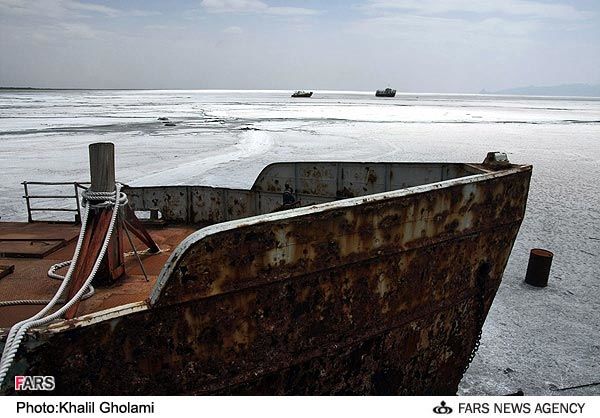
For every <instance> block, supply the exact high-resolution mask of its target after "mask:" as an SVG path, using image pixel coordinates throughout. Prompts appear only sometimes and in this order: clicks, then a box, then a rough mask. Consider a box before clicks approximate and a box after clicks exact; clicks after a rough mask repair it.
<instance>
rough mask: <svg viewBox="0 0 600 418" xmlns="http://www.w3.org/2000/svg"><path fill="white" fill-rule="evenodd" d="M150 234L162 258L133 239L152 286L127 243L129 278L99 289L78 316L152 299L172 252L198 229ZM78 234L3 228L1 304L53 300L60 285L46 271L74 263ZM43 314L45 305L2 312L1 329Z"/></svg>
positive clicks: (41, 226) (151, 228)
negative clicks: (154, 289)
mask: <svg viewBox="0 0 600 418" xmlns="http://www.w3.org/2000/svg"><path fill="white" fill-rule="evenodd" d="M146 228H147V229H148V232H149V233H150V235H151V236H152V237H153V238H154V240H155V242H156V243H157V244H158V246H159V247H160V248H161V252H160V253H158V254H148V253H144V250H145V249H146V248H145V247H144V244H142V243H141V242H140V241H139V240H137V238H135V237H132V238H133V240H134V244H135V247H136V248H137V250H138V252H139V253H140V256H141V258H142V260H143V263H144V268H145V270H146V273H147V274H148V278H149V280H148V281H146V278H145V277H144V275H143V273H142V271H141V268H140V266H139V264H138V262H137V259H136V257H135V254H134V253H133V252H132V248H131V245H130V244H129V242H128V240H127V239H126V238H125V239H124V244H125V251H126V255H125V271H126V274H125V275H124V276H123V277H122V279H121V280H119V281H118V282H117V283H115V284H114V285H111V286H109V287H100V288H99V287H97V288H96V289H95V294H94V295H93V296H92V297H91V298H89V299H86V300H84V301H82V302H81V304H80V305H79V309H78V311H77V315H78V316H81V315H85V314H89V313H92V312H97V311H101V310H104V309H108V308H113V307H116V306H119V305H123V304H126V303H131V302H138V301H142V300H145V299H146V298H148V296H149V295H150V291H151V289H152V287H153V286H154V283H155V281H156V278H157V277H158V274H159V273H160V270H161V268H162V266H163V265H164V263H165V262H166V260H167V258H168V257H169V256H170V254H171V251H173V250H174V249H175V247H176V246H177V245H178V244H179V243H180V242H181V241H182V240H183V239H184V238H185V237H187V236H188V235H189V234H191V233H192V232H194V231H195V230H197V229H198V228H197V227H196V226H194V225H168V226H165V225H147V226H146ZM78 234H79V225H71V224H58V223H42V222H36V223H21V222H0V301H7V300H17V299H18V300H20V299H50V298H51V297H52V296H53V295H54V293H55V292H56V290H57V289H58V287H59V286H60V281H59V280H54V279H51V278H49V277H48V276H47V271H48V269H49V268H50V266H52V265H53V264H56V263H58V262H61V261H65V260H69V259H71V257H72V256H73V251H74V249H75V245H76V243H77V236H78ZM11 266H12V267H11ZM66 271H67V268H64V269H61V270H59V272H58V273H59V274H63V275H64V274H65V273H66ZM41 309H42V305H20V306H10V307H0V328H5V327H9V326H11V325H13V324H14V323H16V322H17V321H19V320H22V319H25V318H27V317H30V316H31V315H33V314H35V313H36V312H38V311H39V310H41Z"/></svg>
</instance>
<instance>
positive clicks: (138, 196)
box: [124, 186, 189, 222]
mask: <svg viewBox="0 0 600 418" xmlns="http://www.w3.org/2000/svg"><path fill="white" fill-rule="evenodd" d="M124 192H125V193H127V196H128V199H129V202H130V205H131V206H132V208H133V210H159V211H160V212H161V214H162V218H163V219H164V220H166V221H175V222H185V221H187V220H188V215H189V213H188V196H187V187H186V186H165V187H127V188H126V189H125V190H124Z"/></svg>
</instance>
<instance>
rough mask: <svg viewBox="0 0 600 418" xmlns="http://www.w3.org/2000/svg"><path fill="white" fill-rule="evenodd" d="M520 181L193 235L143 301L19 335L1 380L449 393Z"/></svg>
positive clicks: (421, 193)
mask: <svg viewBox="0 0 600 418" xmlns="http://www.w3.org/2000/svg"><path fill="white" fill-rule="evenodd" d="M367 171H368V170H367ZM530 175H531V167H529V166H511V167H509V168H506V169H504V170H500V171H494V170H484V171H482V173H480V174H479V175H477V176H464V177H459V178H454V179H450V180H447V181H441V182H438V183H434V184H429V185H422V186H415V187H409V188H407V189H403V190H391V191H388V192H383V193H378V194H375V195H368V196H360V197H355V198H349V199H343V200H338V201H332V202H330V203H322V204H318V205H315V206H310V207H303V208H300V209H296V210H293V211H285V212H277V213H272V214H268V215H262V216H256V217H251V218H243V217H242V218H241V219H238V220H231V221H228V222H224V223H219V224H214V225H211V226H208V227H206V228H202V229H200V230H199V231H197V232H196V233H194V234H192V235H191V236H189V237H188V238H187V239H186V240H185V241H184V242H182V243H181V244H180V245H179V247H177V249H176V250H175V251H174V252H173V254H172V256H171V257H170V259H169V261H167V263H166V264H165V266H164V268H163V270H162V272H161V275H160V277H159V279H158V281H157V283H156V286H155V288H154V290H153V292H152V294H151V295H150V297H149V299H148V300H146V301H143V302H140V303H136V304H131V305H127V306H123V307H119V308H115V309H112V310H108V311H104V312H99V313H95V314H90V315H87V316H83V317H80V318H76V319H74V320H71V321H64V322H62V323H58V324H53V325H51V326H49V327H48V328H45V329H42V330H38V331H37V332H35V333H32V334H31V335H29V337H28V340H27V342H26V344H25V346H24V348H25V349H24V350H22V351H20V352H19V355H18V357H17V361H16V363H15V366H14V367H13V369H12V373H13V374H26V375H54V376H56V390H55V391H54V392H52V393H53V394H103V395H104V394H105V395H108V394H144V395H149V394H178V393H187V394H406V395H408V394H454V393H456V390H457V387H458V384H459V382H460V379H461V377H462V375H463V372H464V369H465V367H466V366H467V365H468V363H469V359H470V356H471V354H472V351H473V348H474V347H475V345H476V342H477V338H478V334H479V332H480V330H481V327H482V325H483V321H484V320H485V316H486V315H487V312H488V310H489V308H490V306H491V303H492V301H493V298H494V295H495V293H496V291H497V289H498V287H499V285H500V282H501V279H502V274H503V271H504V268H505V266H506V263H507V261H508V258H509V255H510V252H511V249H512V245H513V243H514V240H515V238H516V236H517V233H518V230H519V226H520V224H521V221H522V219H523V216H524V213H525V205H526V200H527V193H528V188H529V180H530ZM442 177H443V175H442ZM259 178H260V177H259ZM265 184H266V183H265ZM387 188H388V189H389V188H390V187H389V186H388V187H387ZM253 189H260V188H257V187H256V184H255V187H254V188H253ZM338 191H339V190H338ZM131 192H132V195H135V191H134V190H132V191H131ZM183 196H184V193H183V192H182V193H181V195H180V197H183ZM257 199H258V197H257ZM133 200H134V201H135V198H134V199H133ZM256 201H258V200H256ZM146 206H147V205H146ZM146 208H147V207H146ZM187 208H188V209H189V206H188V207H187ZM186 213H187V215H186V216H192V215H194V214H196V215H194V216H197V213H198V211H197V209H196V211H194V210H191V209H190V210H189V211H188V212H186ZM230 215H231V213H230ZM11 391H12V389H11V388H9V389H6V393H12V392H11Z"/></svg>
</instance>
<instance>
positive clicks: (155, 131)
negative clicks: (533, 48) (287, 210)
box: [0, 91, 600, 395]
mask: <svg viewBox="0 0 600 418" xmlns="http://www.w3.org/2000/svg"><path fill="white" fill-rule="evenodd" d="M290 94H291V92H273V91H270V92H267V91H262V92H240V91H22V92H16V91H3V92H0V167H2V170H1V171H0V216H1V217H2V219H3V220H24V219H25V218H26V216H25V205H24V202H23V199H21V195H22V186H21V185H20V182H21V181H23V180H29V181H34V180H43V181H75V180H77V181H87V180H88V172H87V171H88V166H87V164H88V163H87V145H88V144H89V143H91V142H98V141H111V142H114V143H115V145H116V152H117V177H118V179H119V180H120V181H122V182H125V183H129V184H132V185H159V184H203V185H215V186H217V185H218V186H227V187H249V186H250V185H251V184H252V183H253V181H254V178H255V177H256V175H257V174H258V173H259V171H260V170H261V169H262V168H263V167H264V166H265V165H266V164H268V163H271V162H275V161H289V160H295V161H300V160H333V159H335V160H350V161H453V162H480V161H482V160H483V158H484V157H485V154H486V153H487V152H488V151H496V150H498V151H505V152H507V153H508V155H509V158H510V160H511V161H512V162H514V163H529V164H533V166H534V173H533V178H532V184H531V190H530V195H529V202H528V208H527V215H526V218H525V220H524V222H523V225H522V227H521V232H520V234H519V237H518V239H517V242H516V243H515V247H514V249H513V253H512V256H511V259H510V261H509V264H508V266H507V269H506V272H505V276H504V280H503V283H502V286H501V288H500V290H499V292H498V295H497V297H496V300H495V301H494V304H493V306H492V309H491V312H490V315H489V316H488V319H487V321H486V323H485V327H484V333H483V337H482V344H481V348H480V350H479V353H478V354H477V356H476V358H475V360H474V362H473V364H472V366H471V368H470V369H469V371H468V372H467V374H466V376H465V378H464V379H463V382H462V383H461V388H460V393H461V394H497V395H502V394H507V393H513V392H515V391H516V390H518V389H522V390H523V391H524V392H525V394H531V395H534V394H535V395H537V394H563V395H566V394H580V393H581V394H583V393H585V394H600V386H593V387H588V388H586V389H580V390H573V391H556V390H555V389H556V388H565V387H570V386H575V385H582V384H588V383H592V382H596V381H598V376H600V365H599V364H600V361H599V360H600V296H599V295H600V292H599V291H600V273H599V272H600V191H599V190H600V189H599V187H598V181H599V180H600V99H597V100H593V99H589V98H588V99H574V98H571V99H560V98H524V97H500V96H496V97H493V96H480V95H454V96H453V95H434V94H421V95H415V94H411V95H397V96H396V97H395V98H392V99H389V98H375V97H374V95H373V94H371V93H360V92H315V94H314V96H313V97H312V98H310V99H291V98H290V97H289V95H290ZM159 116H165V117H168V118H169V119H170V120H171V121H173V122H175V124H176V126H174V127H167V126H164V125H163V123H162V122H160V121H158V120H157V117H159ZM533 247H542V248H547V249H549V250H551V251H553V252H554V253H555V258H554V263H553V268H552V273H551V277H550V285H549V287H547V288H545V289H542V290H539V289H534V288H531V287H529V286H527V285H525V284H523V277H524V274H525V270H526V267H527V259H528V254H529V249H531V248H533Z"/></svg>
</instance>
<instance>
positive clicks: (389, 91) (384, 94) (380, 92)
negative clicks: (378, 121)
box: [375, 87, 396, 97]
mask: <svg viewBox="0 0 600 418" xmlns="http://www.w3.org/2000/svg"><path fill="white" fill-rule="evenodd" d="M395 95H396V90H394V89H391V88H389V87H388V88H387V89H385V90H377V91H376V92H375V96H377V97H394V96H395Z"/></svg>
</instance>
